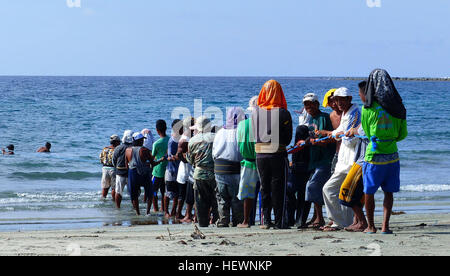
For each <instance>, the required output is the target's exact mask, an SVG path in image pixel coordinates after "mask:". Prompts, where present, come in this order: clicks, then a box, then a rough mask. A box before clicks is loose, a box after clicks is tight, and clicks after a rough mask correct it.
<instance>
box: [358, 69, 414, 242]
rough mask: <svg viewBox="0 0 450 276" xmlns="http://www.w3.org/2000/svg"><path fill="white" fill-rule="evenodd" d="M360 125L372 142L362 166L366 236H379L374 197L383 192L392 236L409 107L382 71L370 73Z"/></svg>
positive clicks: (386, 222) (385, 216)
mask: <svg viewBox="0 0 450 276" xmlns="http://www.w3.org/2000/svg"><path fill="white" fill-rule="evenodd" d="M364 92H365V93H364V97H363V98H364V99H363V102H364V107H363V109H362V118H361V125H362V128H363V129H364V132H365V133H366V135H367V137H368V138H369V139H370V143H369V145H368V147H367V151H366V156H365V163H364V166H363V182H364V193H365V194H366V196H365V198H366V213H367V222H368V227H367V229H366V230H365V231H364V232H365V233H369V234H370V233H376V232H377V229H376V228H375V223H374V210H375V199H374V194H375V192H376V191H377V190H378V188H379V187H381V188H382V189H383V192H384V202H383V208H384V210H383V224H382V228H381V231H382V234H392V231H391V230H390V229H389V220H390V216H391V212H392V205H393V204H394V196H393V194H394V193H396V192H398V191H399V190H400V158H399V154H398V147H397V142H400V141H402V140H403V139H405V138H406V136H407V135H408V130H407V124H406V108H405V106H404V105H403V101H402V98H401V97H400V94H399V93H398V91H397V89H396V88H395V86H394V82H393V81H392V79H391V77H390V76H389V74H388V73H387V72H386V71H385V70H382V69H375V70H374V71H372V72H371V73H370V76H369V79H368V81H367V87H366V89H365V90H364Z"/></svg>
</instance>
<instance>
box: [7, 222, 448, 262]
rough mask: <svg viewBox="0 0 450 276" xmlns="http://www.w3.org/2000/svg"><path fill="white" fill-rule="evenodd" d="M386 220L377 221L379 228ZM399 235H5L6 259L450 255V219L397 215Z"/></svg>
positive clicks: (167, 230)
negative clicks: (22, 257) (36, 256)
mask: <svg viewBox="0 0 450 276" xmlns="http://www.w3.org/2000/svg"><path fill="white" fill-rule="evenodd" d="M380 222H381V217H377V218H376V223H377V227H379V226H380ZM391 229H392V230H393V231H394V234H393V235H382V234H380V233H377V234H372V235H368V234H363V233H349V232H345V231H340V232H321V231H315V230H310V229H308V230H297V229H290V230H261V229H259V227H252V228H250V229H237V228H220V229H219V228H216V227H209V228H201V229H200V231H201V232H202V233H203V234H204V239H201V238H199V239H194V238H193V237H191V234H192V233H193V232H194V226H193V225H179V224H173V225H152V226H130V227H101V228H94V229H82V230H58V231H32V232H2V233H0V248H1V251H0V255H25V256H30V255H31V256H33V255H60V256H61V255H62V256H68V255H81V256H113V255H119V256H132V255H147V256H305V255H308V256H309V255H312V256H330V255H331V256H373V255H375V256H376V255H383V256H404V255H406V256H410V255H415V256H438V255H449V254H450V214H433V215H430V214H421V215H408V214H403V215H395V216H392V220H391Z"/></svg>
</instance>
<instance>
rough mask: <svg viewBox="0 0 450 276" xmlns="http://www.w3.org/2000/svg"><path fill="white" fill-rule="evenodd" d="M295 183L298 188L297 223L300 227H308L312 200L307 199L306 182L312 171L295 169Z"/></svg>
mask: <svg viewBox="0 0 450 276" xmlns="http://www.w3.org/2000/svg"><path fill="white" fill-rule="evenodd" d="M294 173H295V181H296V183H295V185H296V190H297V214H296V217H295V220H296V225H297V227H299V228H305V227H306V220H307V219H308V215H309V211H310V210H311V202H308V201H306V183H308V180H309V176H310V173H309V172H306V171H295V172H294Z"/></svg>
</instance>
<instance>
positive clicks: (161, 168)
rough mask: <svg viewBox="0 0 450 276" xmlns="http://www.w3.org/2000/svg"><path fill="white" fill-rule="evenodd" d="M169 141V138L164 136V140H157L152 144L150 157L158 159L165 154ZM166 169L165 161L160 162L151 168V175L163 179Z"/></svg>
mask: <svg viewBox="0 0 450 276" xmlns="http://www.w3.org/2000/svg"><path fill="white" fill-rule="evenodd" d="M169 139H170V138H169V136H166V137H164V138H159V139H158V141H156V142H155V143H153V150H152V155H153V156H154V157H155V159H160V158H162V157H163V156H165V155H166V154H167V148H168V144H169ZM166 167H167V161H163V162H161V163H160V164H158V165H157V166H155V167H154V168H153V173H152V175H153V176H156V177H159V178H163V177H164V174H165V172H166Z"/></svg>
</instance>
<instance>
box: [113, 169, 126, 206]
mask: <svg viewBox="0 0 450 276" xmlns="http://www.w3.org/2000/svg"><path fill="white" fill-rule="evenodd" d="M124 179H126V178H125V177H123V176H121V175H117V176H116V197H115V201H116V207H117V209H120V204H121V203H122V194H123V189H124V185H126V181H124Z"/></svg>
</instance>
